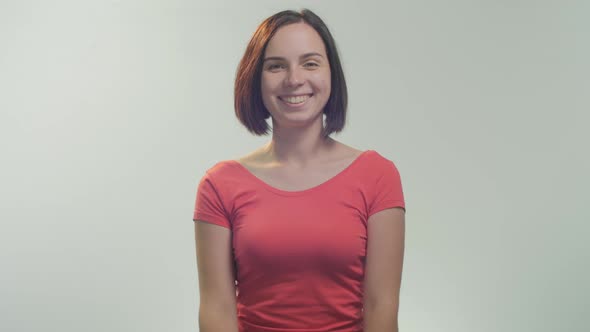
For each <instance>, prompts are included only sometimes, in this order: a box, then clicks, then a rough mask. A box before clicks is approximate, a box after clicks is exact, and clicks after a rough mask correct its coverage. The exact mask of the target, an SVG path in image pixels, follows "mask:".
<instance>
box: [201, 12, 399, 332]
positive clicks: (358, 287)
mask: <svg viewBox="0 0 590 332" xmlns="http://www.w3.org/2000/svg"><path fill="white" fill-rule="evenodd" d="M346 106H347V91H346V83H345V80H344V74H343V71H342V68H341V64H340V60H339V57H338V53H337V50H336V45H335V42H334V40H333V38H332V36H331V34H330V32H329V30H328V28H327V27H326V25H325V24H324V23H323V22H322V20H321V19H320V18H319V17H318V16H316V15H315V14H314V13H313V12H311V11H309V10H303V11H301V12H300V13H298V12H294V11H283V12H280V13H277V14H275V15H273V16H271V17H269V18H268V19H266V20H265V21H264V22H262V23H261V25H260V26H259V27H258V29H257V30H256V32H255V34H254V35H253V37H252V39H251V40H250V43H249V45H248V46H247V49H246V52H245V54H244V56H243V58H242V60H241V62H240V64H239V67H238V71H237V76H236V82H235V110H236V115H237V117H238V119H239V120H240V121H241V123H242V124H243V125H244V126H245V127H246V128H247V129H248V130H249V131H250V132H251V133H253V134H255V135H264V134H267V133H268V132H269V127H268V124H267V123H266V119H268V118H270V119H271V121H272V139H271V140H270V141H269V142H268V144H266V145H264V146H262V147H260V148H259V149H257V150H255V151H253V152H251V153H250V154H247V155H245V156H243V157H241V158H237V159H235V160H225V161H221V162H218V163H217V164H215V165H214V166H213V167H212V168H210V169H208V170H207V172H206V174H205V175H204V176H203V178H202V179H201V181H200V183H199V188H198V191H197V199H196V203H195V213H194V217H193V220H194V221H195V236H196V244H197V265H198V275H199V289H200V308H199V326H200V331H202V332H212V331H227V332H237V331H241V332H243V331H247V332H270V331H273V332H277V331H310V332H311V331H313V332H320V331H326V332H327V331H331V332H334V331H347V332H350V331H364V332H374V331H397V330H398V328H397V313H398V304H399V290H400V283H401V272H402V262H403V249H404V224H405V219H404V216H405V203H404V196H403V192H402V186H401V181H400V176H399V173H398V171H397V168H396V167H395V165H394V163H393V162H391V161H390V160H388V159H385V158H384V157H382V156H381V155H380V154H379V153H377V152H376V151H374V150H367V151H361V150H357V149H355V148H353V147H350V146H348V145H345V144H343V143H341V142H339V141H336V140H335V139H333V138H331V137H330V136H329V135H330V134H332V133H334V132H339V131H341V130H342V128H343V127H344V123H345V115H346ZM324 117H325V119H324Z"/></svg>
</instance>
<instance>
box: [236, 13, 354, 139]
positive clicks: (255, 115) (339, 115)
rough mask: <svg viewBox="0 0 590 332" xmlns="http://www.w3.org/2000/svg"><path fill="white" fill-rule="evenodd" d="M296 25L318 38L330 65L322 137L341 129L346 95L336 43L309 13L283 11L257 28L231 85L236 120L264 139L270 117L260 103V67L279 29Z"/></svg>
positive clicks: (325, 28) (317, 17)
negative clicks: (312, 32) (308, 29)
mask: <svg viewBox="0 0 590 332" xmlns="http://www.w3.org/2000/svg"><path fill="white" fill-rule="evenodd" d="M299 22H305V23H306V24H307V25H309V26H311V27H312V28H313V29H314V30H315V31H316V32H317V33H318V34H319V35H320V37H321V38H322V40H323V42H324V46H325V47H326V53H327V56H328V62H329V63H330V72H331V92H330V97H329V99H328V102H327V103H326V106H325V107H324V114H325V115H326V125H325V127H324V130H323V132H322V135H323V136H324V137H328V136H329V135H330V134H331V133H334V132H340V131H341V130H342V129H343V128H344V124H345V122H346V107H347V105H348V92H347V89H346V81H345V79H344V71H343V70H342V65H341V63H340V58H339V57H338V51H337V49H336V42H335V41H334V38H333V37H332V34H330V31H329V30H328V27H327V26H326V24H325V23H324V22H323V21H322V19H321V18H320V17H319V16H317V15H316V14H314V13H313V12H312V11H311V10H309V9H303V10H302V11H301V12H296V11H293V10H285V11H281V12H279V13H276V14H274V15H272V16H270V17H269V18H267V19H266V20H264V21H263V22H262V23H261V24H260V25H259V26H258V28H257V29H256V31H255V32H254V35H253V36H252V38H251V39H250V42H249V43H248V46H247V47H246V51H245V52H244V56H243V57H242V60H241V61H240V64H239V65H238V70H237V73H236V80H235V84H234V108H235V112H236V116H237V117H238V119H239V120H240V122H241V123H242V124H243V125H244V126H245V127H246V128H247V129H248V131H250V132H251V133H253V134H255V135H258V136H261V135H267V134H268V133H269V130H270V128H269V125H268V123H267V122H266V119H268V118H269V117H270V113H269V112H268V110H267V109H266V107H265V106H264V103H263V102H262V93H261V75H262V64H263V60H264V59H263V58H264V52H265V51H266V46H267V45H268V42H269V41H270V39H271V38H272V37H273V36H274V34H275V32H276V31H277V30H278V29H279V28H280V27H282V26H285V25H288V24H293V23H299Z"/></svg>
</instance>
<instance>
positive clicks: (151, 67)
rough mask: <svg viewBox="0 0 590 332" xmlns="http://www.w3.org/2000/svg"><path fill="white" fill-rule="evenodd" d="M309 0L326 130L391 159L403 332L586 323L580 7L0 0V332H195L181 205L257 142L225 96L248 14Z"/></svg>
mask: <svg viewBox="0 0 590 332" xmlns="http://www.w3.org/2000/svg"><path fill="white" fill-rule="evenodd" d="M305 7H308V8H310V9H312V10H314V11H315V12H316V13H317V14H318V15H320V16H321V17H322V18H323V19H324V20H325V22H326V23H327V24H328V26H329V27H330V29H331V31H332V33H333V35H334V37H335V39H336V41H337V45H338V47H339V50H340V53H341V58H342V61H343V65H344V70H345V74H346V78H347V82H348V86H349V95H350V105H349V117H348V124H347V127H346V128H345V130H344V132H343V133H341V134H339V135H336V136H334V137H335V138H336V139H338V140H342V141H343V142H345V143H347V144H350V145H352V146H354V147H356V148H359V149H363V150H364V149H375V150H377V151H378V152H380V153H381V154H382V155H384V156H385V157H387V158H389V159H391V160H392V161H394V162H395V163H396V165H397V166H398V169H399V171H400V174H401V176H402V183H403V186H404V193H405V196H406V204H407V215H406V227H407V228H406V254H405V261H404V271H403V281H402V291H401V307H400V313H399V321H400V331H404V332H424V331H429V332H439V331H440V332H447V331H448V332H468V331H469V332H472V331H478V332H497V331H514V332H525V331H526V332H528V331H530V332H533V331H535V332H540V331H546V332H549V331H587V330H588V328H589V327H588V326H589V324H588V323H587V322H588V320H587V319H588V313H589V312H588V308H589V306H590V303H589V300H588V299H589V296H590V292H589V286H588V281H589V280H590V271H589V270H590V269H589V264H588V256H589V253H590V250H589V244H588V235H589V233H590V227H589V226H588V223H589V222H590V212H589V205H590V204H589V203H590V195H589V193H588V188H589V186H590V176H589V175H588V171H589V170H590V156H589V155H590V153H589V150H590V147H589V142H590V134H589V130H588V127H589V121H590V116H589V115H588V112H589V111H590V97H589V96H590V80H589V77H590V65H589V61H590V60H589V59H590V42H589V41H590V38H588V31H590V3H589V2H588V1H557V0H556V1H516V0H515V1H497V0H496V1H492V0H489V1H467V0H463V1H461V0H448V1H436V0H412V1H410V0H405V1H271V0H267V1H231V2H221V1H207V2H205V1H176V0H174V1H171V0H160V1H114V0H112V1H1V2H0V112H1V113H0V147H1V153H0V158H1V162H0V167H1V172H0V199H1V202H2V203H1V210H0V213H1V215H0V263H1V265H0V266H1V272H0V316H1V317H0V330H2V331H7V332H8V331H10V332H21V331H23V332H24V331H27V332H28V331H60V332H74V331H76V332H77V331H86V332H102V331H143V332H151V331H154V332H155V331H158V332H161V331H175V332H181V331H185V332H188V331H196V330H198V328H197V318H198V317H197V313H198V296H199V294H198V279H197V270H196V261H195V249H194V248H195V244H194V232H193V222H192V220H191V219H192V213H193V208H194V199H195V195H196V188H197V183H198V181H199V179H200V178H201V176H203V174H204V172H205V170H206V169H208V168H209V167H211V166H213V165H214V164H215V163H216V162H217V161H220V160H225V159H234V158H236V157H238V156H241V155H243V154H245V153H247V152H249V151H251V150H253V149H255V148H257V147H259V146H260V145H262V144H264V143H265V142H266V141H267V140H268V137H254V136H251V135H250V134H249V133H248V132H247V131H246V130H245V129H244V128H243V127H241V126H240V124H239V123H238V121H237V119H236V118H235V116H234V113H233V112H234V111H233V79H234V75H235V70H236V67H237V64H238V61H239V59H240V58H241V56H242V53H243V51H244V49H245V46H246V44H247V42H248V39H249V38H250V36H251V35H252V33H253V32H254V29H255V28H256V26H257V25H258V24H259V23H260V22H261V21H262V20H263V19H264V18H266V17H267V16H269V15H272V14H274V13H275V12H277V11H279V10H283V9H302V8H305Z"/></svg>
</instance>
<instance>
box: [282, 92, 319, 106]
mask: <svg viewBox="0 0 590 332" xmlns="http://www.w3.org/2000/svg"><path fill="white" fill-rule="evenodd" d="M311 96H312V95H311V94H305V95H294V96H279V99H280V100H282V101H283V102H285V103H287V104H290V105H299V104H303V103H305V102H306V101H307V100H308V99H309V98H310V97H311Z"/></svg>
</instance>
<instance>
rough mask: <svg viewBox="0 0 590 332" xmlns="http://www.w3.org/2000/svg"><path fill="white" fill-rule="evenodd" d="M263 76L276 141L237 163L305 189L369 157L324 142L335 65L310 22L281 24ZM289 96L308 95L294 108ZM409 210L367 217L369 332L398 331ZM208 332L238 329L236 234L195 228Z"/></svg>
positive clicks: (277, 183) (271, 180) (275, 182)
mask: <svg viewBox="0 0 590 332" xmlns="http://www.w3.org/2000/svg"><path fill="white" fill-rule="evenodd" d="M264 57H265V59H266V61H265V62H264V67H263V71H262V76H261V90H262V99H263V102H264V105H265V106H266V108H267V109H268V111H269V112H270V114H271V117H272V124H273V133H272V139H271V140H270V142H268V143H267V144H266V145H264V146H262V147H260V148H259V149H256V150H255V151H253V152H252V153H250V154H248V155H246V156H243V157H241V158H239V159H237V160H238V162H240V163H241V164H242V165H244V167H246V168H247V169H249V170H250V171H251V172H252V173H253V174H254V175H256V176H257V177H259V178H260V179H261V180H263V181H265V182H266V183H268V184H269V185H271V186H273V187H276V188H279V189H282V190H293V191H295V190H304V189H307V188H310V187H313V186H316V185H318V184H320V183H322V182H324V181H326V180H328V179H329V178H331V177H333V176H334V175H336V174H337V173H339V172H340V171H341V170H343V169H344V168H345V167H347V166H348V165H349V164H350V163H351V162H352V161H353V160H354V159H355V158H356V157H358V155H359V154H360V153H361V152H362V151H360V150H358V149H355V148H352V147H350V146H348V145H345V144H343V143H341V142H338V141H336V140H334V139H333V138H323V137H322V135H321V131H322V126H323V117H322V110H323V108H324V106H325V104H326V102H327V100H328V98H329V96H330V91H331V79H330V64H329V62H328V58H327V55H326V50H325V46H324V43H323V41H322V39H321V37H320V36H319V34H318V33H317V32H316V31H315V30H314V29H313V28H311V27H310V26H308V25H307V24H305V23H295V24H290V25H287V26H284V27H281V28H280V29H279V30H278V31H277V32H276V33H275V35H274V36H273V38H272V39H271V40H270V41H269V43H268V45H267V48H266V52H265V54H264ZM288 96H307V97H309V98H308V99H307V100H305V102H303V103H301V104H297V105H293V103H291V104H290V103H289V101H288V100H286V99H287V97H288ZM404 233H405V211H404V210H403V209H400V208H392V209H386V210H383V211H380V212H378V213H376V214H374V215H372V216H371V217H370V218H369V220H368V228H367V236H368V238H369V239H370V240H369V241H368V243H367V261H366V265H365V280H364V294H365V295H364V299H363V301H364V320H365V332H376V331H398V323H397V313H398V307H399V290H400V283H401V273H402V263H403V255H404ZM195 236H196V241H197V262H198V270H199V283H200V284H199V288H200V294H201V309H200V326H201V328H202V331H221V330H223V331H232V332H233V331H237V321H236V311H235V308H236V299H235V284H234V277H235V270H234V269H233V258H232V252H231V250H232V249H231V232H230V230H229V229H227V228H223V227H221V226H216V225H213V224H207V223H205V222H196V223H195Z"/></svg>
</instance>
